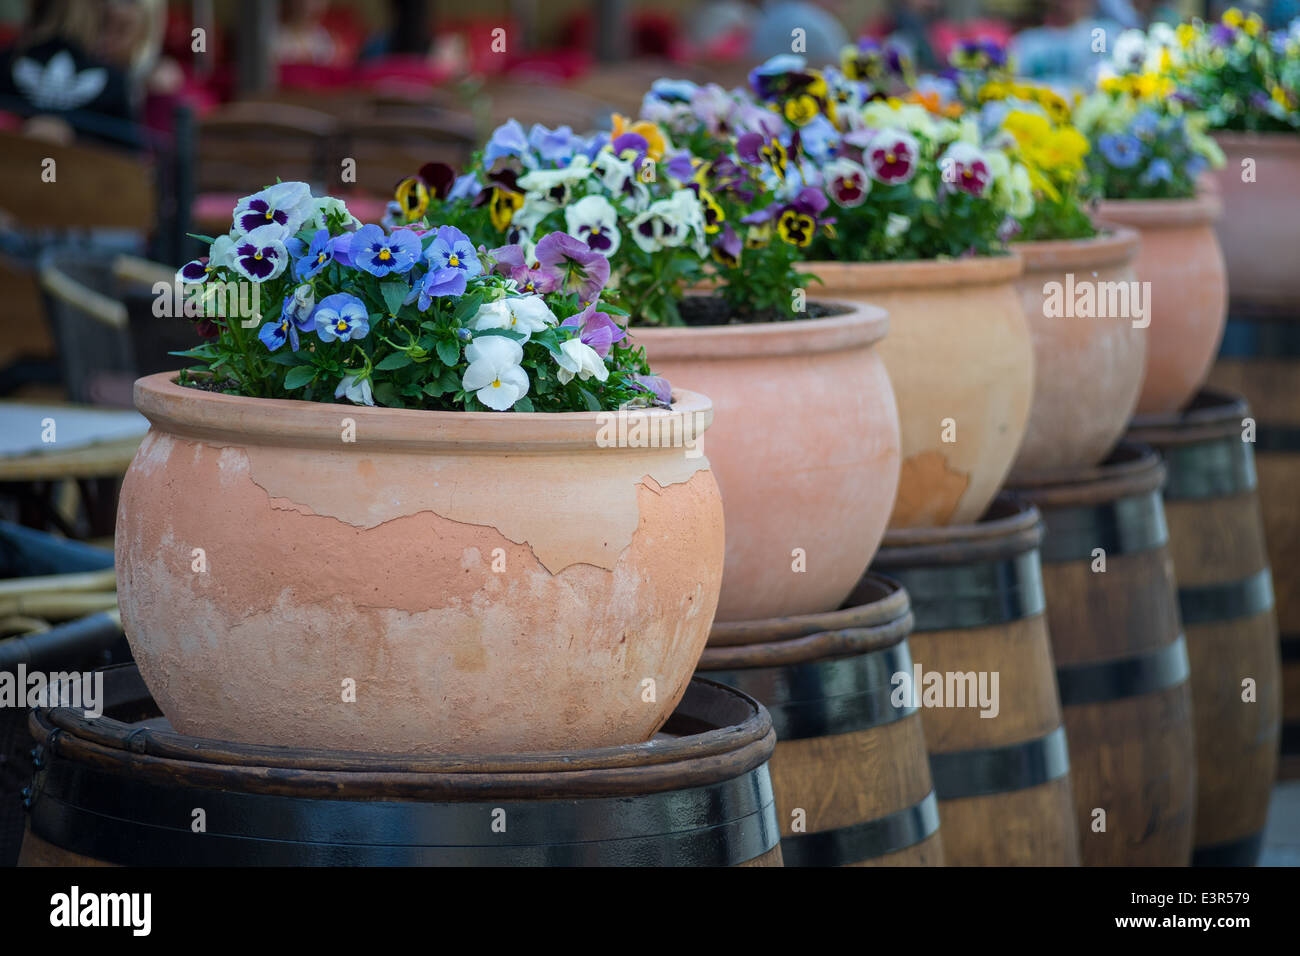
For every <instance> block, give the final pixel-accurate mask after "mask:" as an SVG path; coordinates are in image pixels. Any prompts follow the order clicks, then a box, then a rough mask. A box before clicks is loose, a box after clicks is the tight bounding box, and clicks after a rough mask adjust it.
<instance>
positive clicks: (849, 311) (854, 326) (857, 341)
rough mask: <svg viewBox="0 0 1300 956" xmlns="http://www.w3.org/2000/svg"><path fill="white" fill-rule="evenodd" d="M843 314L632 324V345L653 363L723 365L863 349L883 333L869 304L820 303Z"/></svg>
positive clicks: (882, 317) (880, 314)
mask: <svg viewBox="0 0 1300 956" xmlns="http://www.w3.org/2000/svg"><path fill="white" fill-rule="evenodd" d="M813 301H814V302H817V303H820V304H821V305H829V306H833V307H835V308H840V309H843V310H844V311H843V312H841V313H840V314H838V315H827V316H823V317H821V318H817V319H793V320H791V321H789V322H756V323H753V324H740V325H706V326H656V325H647V326H633V327H632V328H630V329H628V331H629V332H630V333H631V335H632V341H633V342H634V343H640V344H643V345H645V346H646V347H647V349H650V350H652V351H651V352H650V355H651V357H652V358H653V359H654V361H656V362H663V361H672V360H675V359H691V360H692V361H704V362H708V361H716V362H728V361H732V360H734V359H746V358H769V357H773V356H777V355H809V354H814V353H818V352H842V351H846V350H848V349H855V348H869V347H871V346H872V345H874V344H875V343H876V342H879V341H880V340H881V339H883V338H884V337H885V334H886V333H887V332H888V331H889V314H888V313H887V312H886V311H885V310H884V309H881V308H879V307H877V306H874V305H867V304H866V303H857V302H826V301H824V300H821V299H814V300H813Z"/></svg>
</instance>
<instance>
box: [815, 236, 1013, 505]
mask: <svg viewBox="0 0 1300 956" xmlns="http://www.w3.org/2000/svg"><path fill="white" fill-rule="evenodd" d="M1022 267H1023V263H1022V261H1021V259H1020V257H1019V256H1018V255H1010V256H998V257H991V258H983V257H981V258H972V259H957V260H944V261H939V260H929V261H920V262H810V263H806V264H805V270H806V271H808V272H811V273H813V274H815V275H816V276H818V277H819V278H820V279H821V280H822V283H823V284H822V285H817V286H814V288H816V290H817V293H818V295H825V297H826V298H828V299H833V300H836V301H857V302H869V303H871V304H872V305H877V306H879V307H881V308H883V309H884V310H885V311H886V312H888V313H889V322H890V325H889V336H888V337H887V338H886V339H885V340H884V341H882V342H881V343H880V345H879V346H878V348H879V350H880V354H881V357H882V358H883V359H884V361H885V367H886V368H887V369H888V370H889V378H890V381H891V382H893V385H894V394H895V396H896V398H897V401H898V418H899V424H900V432H901V438H902V456H903V461H902V467H901V474H900V478H899V484H898V498H897V500H896V501H895V503H894V510H893V514H892V516H891V518H890V527H892V528H914V527H931V526H934V525H946V524H953V523H957V524H969V523H971V522H974V521H976V520H978V519H979V517H980V515H982V514H983V513H984V509H985V508H987V507H988V504H989V502H990V501H992V500H993V496H994V495H996V494H997V492H998V489H999V488H1000V487H1001V486H1002V482H1003V479H1005V478H1006V475H1007V472H1008V471H1009V470H1010V468H1011V460H1012V459H1013V458H1014V457H1015V454H1016V449H1017V448H1019V447H1020V439H1021V438H1022V437H1023V436H1024V433H1025V422H1026V421H1027V419H1028V417H1029V398H1030V394H1031V392H1032V390H1033V380H1034V368H1033V348H1032V346H1031V345H1030V341H1029V327H1028V326H1027V325H1026V324H1025V317H1024V315H1023V314H1021V309H1020V297H1019V296H1018V295H1017V293H1016V285H1015V281H1016V277H1017V276H1018V275H1020V272H1021V269H1022ZM947 439H951V440H947Z"/></svg>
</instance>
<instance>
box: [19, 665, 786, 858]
mask: <svg viewBox="0 0 1300 956" xmlns="http://www.w3.org/2000/svg"><path fill="white" fill-rule="evenodd" d="M105 677H106V679H105V681H104V697H105V699H106V701H107V702H108V704H109V708H108V709H106V716H104V717H101V718H99V719H95V720H88V719H86V718H85V717H84V716H83V715H82V712H81V711H80V710H73V709H70V708H54V709H47V708H38V709H37V710H35V711H33V712H32V717H31V727H32V731H33V736H35V737H36V738H37V740H38V741H39V746H38V753H37V760H38V765H39V769H38V770H37V774H36V778H35V782H34V784H33V789H32V792H31V793H30V795H29V797H28V799H29V800H30V817H29V820H28V831H27V835H26V839H25V840H24V842H23V849H22V855H21V857H20V860H19V863H20V865H23V864H27V865H58V864H64V863H78V864H84V863H91V862H101V863H109V864H136V865H144V866H164V865H176V864H178V863H185V864H188V865H207V866H248V865H273V866H293V865H330V866H364V865H383V866H393V865H413V866H479V865H486V866H538V865H550V866H578V865H582V866H728V865H749V866H779V865H780V853H781V850H780V844H779V836H778V833H777V826H776V816H775V809H774V805H773V798H772V784H771V779H770V777H769V776H768V771H767V761H768V758H769V757H770V756H771V753H772V748H773V747H774V746H775V742H776V737H775V734H774V733H773V732H772V721H771V718H770V717H769V716H768V715H767V712H766V711H764V710H763V708H762V707H761V706H759V705H758V704H757V703H756V702H754V701H753V700H751V699H750V698H748V697H745V696H744V695H743V694H740V693H738V692H736V691H734V690H732V689H731V688H728V687H723V686H721V685H719V684H715V683H712V682H710V681H704V680H695V681H692V683H691V685H690V687H688V688H687V691H686V695H685V696H684V697H683V698H682V702H681V704H680V705H679V706H678V708H677V710H676V711H675V712H674V714H673V716H672V717H671V718H670V719H669V721H668V724H667V725H666V726H665V728H664V731H665V732H664V733H663V734H661V735H660V736H658V737H656V738H655V739H654V740H652V741H649V742H647V743H644V744H633V745H628V746H623V747H607V748H602V749H599V750H588V751H580V752H575V753H554V754H547V753H536V754H513V755H507V756H500V757H478V756H471V757H455V756H443V757H416V756H412V757H394V756H391V755H378V754H366V753H348V752H341V751H319V750H317V751H311V750H297V749H292V748H287V747H266V746H250V745H246V744H234V743H228V742H223V741H216V740H203V739H200V738H196V737H186V736H183V735H181V734H177V733H174V732H172V731H170V730H167V729H165V725H164V726H163V727H160V726H159V724H160V723H162V722H161V721H160V720H159V719H157V714H158V710H157V708H156V706H155V705H154V703H153V701H152V699H151V698H150V697H149V692H148V689H147V688H146V687H145V686H144V682H143V681H142V680H141V679H140V676H139V672H138V671H137V670H136V669H135V667H134V665H128V666H124V667H121V668H112V669H109V670H108V671H105ZM195 808H201V809H202V814H203V815H202V821H201V822H202V824H203V828H204V830H205V832H195V830H196V829H197V828H198V826H199V821H198V818H197V817H196V814H195Z"/></svg>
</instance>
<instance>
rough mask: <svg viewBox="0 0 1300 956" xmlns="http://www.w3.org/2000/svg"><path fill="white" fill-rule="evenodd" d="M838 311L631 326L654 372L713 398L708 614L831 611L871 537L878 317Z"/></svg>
mask: <svg viewBox="0 0 1300 956" xmlns="http://www.w3.org/2000/svg"><path fill="white" fill-rule="evenodd" d="M846 308H849V309H850V311H849V312H847V313H845V314H842V315H836V316H830V317H827V318H819V319H802V320H799V321H794V322H772V323H765V324H756V325H725V326H711V327H701V326H693V327H689V328H637V329H633V339H634V340H635V341H636V342H637V343H638V344H640V345H643V346H644V347H645V350H646V356H647V357H648V358H649V359H650V364H651V365H652V366H653V367H654V369H655V370H656V372H658V373H660V374H662V375H666V376H667V377H668V379H669V381H671V382H673V383H674V385H676V384H681V385H683V386H685V387H686V388H690V389H700V390H704V391H706V392H707V394H708V395H709V396H710V398H711V400H712V401H713V405H714V412H715V415H716V416H717V418H716V422H715V424H714V426H713V428H712V429H711V430H710V431H709V461H710V463H711V464H712V466H713V470H714V474H715V475H716V476H717V479H718V485H719V486H720V487H721V489H722V501H723V506H724V507H725V508H726V513H727V563H726V572H725V573H724V575H723V579H722V597H721V598H720V600H719V602H718V615H717V617H718V620H722V621H735V620H750V619H754V618H768V617H783V616H787V615H792V614H809V613H814V612H818V611H827V610H833V609H835V608H838V607H839V606H840V604H841V603H843V601H844V599H845V598H846V597H848V595H849V592H850V591H851V590H853V587H854V585H855V584H857V582H858V579H859V578H861V577H862V573H863V572H864V571H865V570H866V569H867V565H868V564H870V563H871V558H872V556H873V555H874V554H875V553H876V547H877V546H878V545H879V544H880V539H881V538H882V537H883V536H884V533H885V524H886V523H887V521H888V520H889V511H890V508H891V507H892V506H893V503H894V493H895V491H896V490H897V487H898V410H897V408H896V406H895V405H894V392H893V389H892V388H891V387H890V384H889V376H888V374H887V373H886V372H885V366H884V364H883V363H882V362H881V360H880V356H879V355H878V354H877V351H876V348H875V344H876V343H877V342H878V341H879V340H880V339H881V338H882V337H883V336H884V335H885V331H886V329H887V328H888V327H889V320H888V318H887V317H886V315H885V313H884V312H882V311H881V310H880V309H877V308H874V307H871V306H863V305H856V306H847V307H846ZM800 553H802V555H803V557H802V558H800V557H799V555H800ZM800 567H802V570H799V568H800Z"/></svg>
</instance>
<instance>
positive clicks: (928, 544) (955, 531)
mask: <svg viewBox="0 0 1300 956" xmlns="http://www.w3.org/2000/svg"><path fill="white" fill-rule="evenodd" d="M1042 540H1043V518H1042V515H1040V514H1039V513H1038V509H1037V508H1035V507H1034V506H1033V505H1032V504H1031V503H1029V502H1028V501H1026V500H1024V499H1023V498H1022V497H1020V496H1019V495H1016V494H1014V493H1009V492H1005V491H1004V492H1001V493H1000V494H999V495H998V496H997V497H996V498H995V499H993V503H992V504H990V505H989V507H988V510H987V511H986V512H985V513H984V517H982V518H981V519H980V520H979V521H977V522H976V523H974V524H966V525H946V526H944V527H939V528H898V529H892V530H890V531H888V532H887V533H886V534H885V540H884V544H883V545H882V546H881V548H880V550H879V551H878V552H877V553H876V557H875V560H874V561H873V562H872V567H873V568H877V569H880V570H883V571H889V570H890V569H893V568H898V569H907V568H916V567H927V566H930V565H943V564H967V563H969V562H972V561H999V560H1003V559H1005V558H1012V557H1015V556H1016V555H1019V554H1024V553H1025V552H1026V551H1032V550H1034V549H1035V548H1037V547H1038V546H1039V545H1040V544H1041V543H1042Z"/></svg>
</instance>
